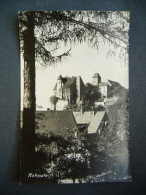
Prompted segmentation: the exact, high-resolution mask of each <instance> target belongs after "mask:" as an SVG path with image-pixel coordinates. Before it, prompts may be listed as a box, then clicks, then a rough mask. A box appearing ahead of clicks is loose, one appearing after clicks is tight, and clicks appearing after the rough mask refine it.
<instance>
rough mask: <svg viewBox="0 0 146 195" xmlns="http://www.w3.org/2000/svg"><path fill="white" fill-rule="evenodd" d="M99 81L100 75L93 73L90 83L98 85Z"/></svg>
mask: <svg viewBox="0 0 146 195" xmlns="http://www.w3.org/2000/svg"><path fill="white" fill-rule="evenodd" d="M100 82H101V77H100V75H99V73H95V74H94V76H93V77H92V85H95V86H99V83H100Z"/></svg>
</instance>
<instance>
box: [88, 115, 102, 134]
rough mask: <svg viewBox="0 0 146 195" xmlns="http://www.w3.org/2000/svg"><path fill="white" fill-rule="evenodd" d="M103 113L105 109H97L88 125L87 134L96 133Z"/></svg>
mask: <svg viewBox="0 0 146 195" xmlns="http://www.w3.org/2000/svg"><path fill="white" fill-rule="evenodd" d="M104 115H105V111H98V112H97V113H96V114H95V116H94V117H93V118H92V120H91V122H90V124H89V127H88V134H92V133H96V132H97V130H98V128H99V125H100V124H101V121H102V119H103V117H104Z"/></svg>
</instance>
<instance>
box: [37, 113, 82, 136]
mask: <svg viewBox="0 0 146 195" xmlns="http://www.w3.org/2000/svg"><path fill="white" fill-rule="evenodd" d="M36 122H37V125H38V128H37V129H36V133H40V134H41V133H44V134H50V133H53V134H54V135H62V136H65V135H66V134H67V132H68V131H71V132H73V130H75V129H78V127H77V124H76V121H75V118H74V115H73V113H72V111H38V112H36Z"/></svg>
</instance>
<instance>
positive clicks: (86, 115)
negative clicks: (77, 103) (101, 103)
mask: <svg viewBox="0 0 146 195" xmlns="http://www.w3.org/2000/svg"><path fill="white" fill-rule="evenodd" d="M73 115H74V117H75V120H76V123H77V124H89V123H90V121H91V119H92V117H93V116H94V113H93V112H92V111H91V112H83V113H81V112H73Z"/></svg>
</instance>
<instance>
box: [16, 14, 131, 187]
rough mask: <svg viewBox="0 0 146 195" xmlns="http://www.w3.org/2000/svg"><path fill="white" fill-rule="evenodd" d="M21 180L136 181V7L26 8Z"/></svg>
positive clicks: (22, 26) (21, 31)
mask: <svg viewBox="0 0 146 195" xmlns="http://www.w3.org/2000/svg"><path fill="white" fill-rule="evenodd" d="M18 20H19V40H20V69H21V76H20V77H21V84H20V86H21V89H20V93H21V100H20V182H21V183H22V184H23V183H56V184H79V183H98V182H129V181H131V174H130V154H129V26H130V12H129V11H20V12H19V13H18Z"/></svg>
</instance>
